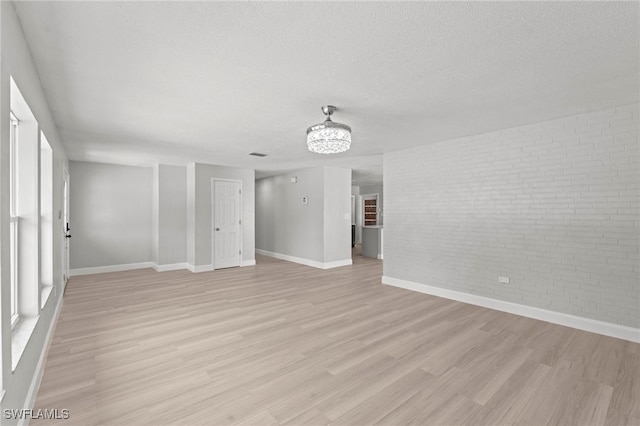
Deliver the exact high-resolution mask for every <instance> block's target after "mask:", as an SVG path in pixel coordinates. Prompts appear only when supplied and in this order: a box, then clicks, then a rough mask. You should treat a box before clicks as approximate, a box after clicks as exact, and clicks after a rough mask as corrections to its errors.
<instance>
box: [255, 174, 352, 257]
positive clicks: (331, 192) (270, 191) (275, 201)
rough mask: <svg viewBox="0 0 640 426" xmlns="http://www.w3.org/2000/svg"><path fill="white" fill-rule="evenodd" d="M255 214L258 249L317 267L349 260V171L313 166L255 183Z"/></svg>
mask: <svg viewBox="0 0 640 426" xmlns="http://www.w3.org/2000/svg"><path fill="white" fill-rule="evenodd" d="M293 178H295V179H294V182H292V179H293ZM303 198H305V199H306V204H305V203H303ZM256 211H257V212H258V215H257V217H256V248H257V249H259V250H263V251H264V252H266V253H269V254H272V255H276V256H278V257H282V258H285V259H290V260H294V261H298V262H300V263H304V264H308V265H313V266H316V265H317V266H319V267H326V266H327V265H328V264H331V263H332V262H347V261H350V260H351V170H350V169H341V168H336V167H313V168H307V169H301V170H296V171H293V172H290V173H286V174H283V175H278V176H271V177H267V178H263V179H259V180H258V181H257V182H256Z"/></svg>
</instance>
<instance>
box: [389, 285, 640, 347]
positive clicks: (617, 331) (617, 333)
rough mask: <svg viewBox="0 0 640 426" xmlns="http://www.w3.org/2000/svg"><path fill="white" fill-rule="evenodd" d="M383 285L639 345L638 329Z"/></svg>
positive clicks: (420, 287) (437, 291)
mask: <svg viewBox="0 0 640 426" xmlns="http://www.w3.org/2000/svg"><path fill="white" fill-rule="evenodd" d="M382 283H383V284H387V285H390V286H393V287H399V288H404V289H406V290H412V291H417V292H419V293H424V294H429V295H431V296H437V297H443V298H445V299H451V300H456V301H458V302H463V303H469V304H471V305H476V306H482V307H484V308H489V309H495V310H497V311H502V312H508V313H510V314H516V315H520V316H523V317H527V318H533V319H537V320H541V321H546V322H550V323H553V324H559V325H564V326H566V327H571V328H577V329H578V330H584V331H589V332H592V333H598V334H604V335H605V336H611V337H616V338H618V339H624V340H628V341H630V342H636V343H640V329H637V328H632V327H627V326H624V325H618V324H611V323H608V322H603V321H596V320H592V319H588V318H581V317H577V316H575V315H568V314H563V313H561V312H553V311H549V310H547V309H540V308H534V307H531V306H526V305H519V304H517V303H511V302H505V301H503V300H497V299H490V298H488V297H483V296H476V295H474V294H469V293H462V292H459V291H454V290H447V289H444V288H439V287H433V286H430V285H426V284H420V283H414V282H411V281H404V280H399V279H396V278H392V277H386V276H383V277H382Z"/></svg>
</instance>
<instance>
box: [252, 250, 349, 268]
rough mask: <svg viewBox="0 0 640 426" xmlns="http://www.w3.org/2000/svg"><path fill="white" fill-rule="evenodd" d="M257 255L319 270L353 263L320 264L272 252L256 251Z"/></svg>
mask: <svg viewBox="0 0 640 426" xmlns="http://www.w3.org/2000/svg"><path fill="white" fill-rule="evenodd" d="M256 253H258V254H262V255H264V256H269V257H275V258H276V259H281V260H286V261H288V262H294V263H300V264H301V265H307V266H312V267H314V268H318V269H331V268H337V267H339V266H347V265H351V264H352V263H353V262H352V260H351V259H344V260H336V261H334V262H318V261H316V260H310V259H304V258H301V257H295V256H289V255H287V254H282V253H275V252H272V251H267V250H261V249H256Z"/></svg>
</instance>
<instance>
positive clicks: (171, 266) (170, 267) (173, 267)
mask: <svg viewBox="0 0 640 426" xmlns="http://www.w3.org/2000/svg"><path fill="white" fill-rule="evenodd" d="M153 269H155V270H156V272H167V271H177V270H179V269H189V268H188V265H187V263H186V262H184V263H167V264H164V265H158V264H157V263H153Z"/></svg>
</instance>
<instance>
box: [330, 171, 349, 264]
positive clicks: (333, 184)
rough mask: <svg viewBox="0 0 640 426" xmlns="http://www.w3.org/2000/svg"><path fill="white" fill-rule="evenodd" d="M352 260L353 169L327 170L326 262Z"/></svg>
mask: <svg viewBox="0 0 640 426" xmlns="http://www.w3.org/2000/svg"><path fill="white" fill-rule="evenodd" d="M345 259H351V169H342V168H338V167H324V262H335V261H340V260H345Z"/></svg>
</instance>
